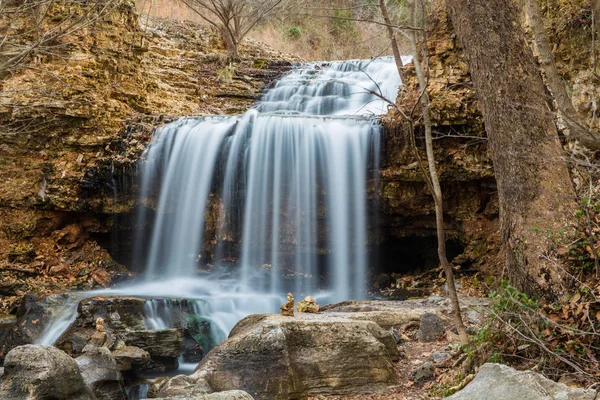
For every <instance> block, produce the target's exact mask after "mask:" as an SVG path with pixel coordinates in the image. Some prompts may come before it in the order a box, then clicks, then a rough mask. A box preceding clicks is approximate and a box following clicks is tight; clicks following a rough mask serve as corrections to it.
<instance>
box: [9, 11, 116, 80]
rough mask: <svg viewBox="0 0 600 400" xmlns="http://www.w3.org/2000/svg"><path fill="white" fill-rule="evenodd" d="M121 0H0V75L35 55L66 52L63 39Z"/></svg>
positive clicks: (87, 24) (105, 13)
mask: <svg viewBox="0 0 600 400" xmlns="http://www.w3.org/2000/svg"><path fill="white" fill-rule="evenodd" d="M121 1H122V0H60V1H59V0H0V78H3V77H4V76H6V75H7V74H8V73H10V72H11V71H14V70H16V69H19V68H21V67H22V66H23V65H24V63H25V62H26V61H28V60H31V58H32V57H36V56H37V57H46V56H49V57H52V56H57V55H61V54H64V53H65V50H68V47H69V43H68V41H65V40H63V39H65V38H67V37H69V36H70V35H72V34H74V33H76V32H77V31H80V30H83V29H86V28H89V27H90V26H92V25H93V24H94V23H95V22H96V21H98V20H99V19H101V18H103V17H104V16H106V15H107V14H109V13H110V12H111V11H112V10H113V9H114V8H115V7H116V6H118V4H120V3H121Z"/></svg>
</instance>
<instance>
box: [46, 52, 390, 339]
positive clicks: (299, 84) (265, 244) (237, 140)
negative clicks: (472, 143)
mask: <svg viewBox="0 0 600 400" xmlns="http://www.w3.org/2000/svg"><path fill="white" fill-rule="evenodd" d="M399 85H400V78H399V76H398V73H397V70H396V66H395V63H394V61H393V59H392V58H376V59H372V60H363V61H346V62H334V63H311V64H306V65H302V66H300V67H298V68H296V69H294V70H293V71H292V72H291V73H289V74H288V75H286V76H285V77H283V78H282V79H281V80H279V81H278V82H277V83H276V84H275V85H274V87H273V88H271V89H270V90H269V91H267V93H266V94H265V95H264V97H263V99H262V100H261V101H260V102H259V103H258V104H257V105H256V107H255V108H254V109H252V110H250V111H248V112H247V113H246V114H244V115H242V116H231V117H229V116H212V117H199V118H183V119H181V120H179V121H176V122H174V123H172V124H169V125H167V126H165V127H163V128H161V129H158V130H157V131H156V133H155V136H154V138H153V141H152V144H151V146H150V148H149V150H148V151H147V153H146V154H145V156H144V160H143V164H142V182H141V191H142V200H141V202H142V203H143V204H146V205H148V206H149V207H141V208H140V214H139V221H138V225H139V226H141V227H145V226H153V228H152V231H151V232H150V234H147V232H141V233H140V235H139V237H138V239H137V242H138V246H137V247H138V250H140V251H143V252H145V255H144V256H143V257H140V259H145V265H146V267H145V274H144V275H145V276H146V280H144V281H142V282H138V283H136V284H135V285H128V286H124V287H120V288H115V289H107V290H101V291H95V292H89V293H85V294H82V295H81V296H79V295H78V296H74V297H73V298H77V299H78V300H80V299H81V298H82V296H86V297H91V296H95V295H107V294H112V295H134V296H143V297H148V298H152V299H156V298H163V299H165V300H164V301H163V303H160V301H161V300H148V302H147V303H146V319H145V323H146V327H147V328H148V329H162V328H165V327H169V326H171V325H172V322H170V321H169V318H168V315H169V310H168V307H170V306H169V304H171V303H169V301H168V300H166V299H168V298H184V299H188V301H191V302H192V303H193V304H192V309H193V310H194V312H195V313H196V314H198V315H201V316H203V317H204V318H205V319H206V320H207V321H209V322H210V327H211V332H212V334H213V336H214V342H216V343H218V342H220V341H222V340H224V339H225V338H226V336H227V334H228V333H229V331H230V330H231V328H232V327H233V326H234V324H235V323H236V322H237V321H238V320H239V319H241V318H243V317H244V316H246V315H248V314H251V313H261V312H274V311H277V310H278V307H279V305H280V304H282V302H283V299H284V298H285V293H286V292H287V291H293V292H294V295H295V296H296V297H297V298H298V297H301V296H305V295H312V296H316V297H317V298H319V297H320V300H322V301H340V300H347V299H350V298H363V297H365V295H366V281H367V267H368V265H367V264H368V261H367V247H366V243H367V241H368V240H367V232H368V225H369V221H368V215H369V210H368V209H369V206H368V199H367V195H366V193H367V188H368V181H369V179H370V178H371V177H370V176H369V170H370V169H375V168H377V165H378V162H379V160H378V154H379V145H380V136H381V128H380V126H379V121H378V119H377V115H380V114H383V113H384V112H385V111H386V109H387V102H386V100H385V99H395V97H396V94H397V90H398V87H399ZM149 208H155V209H156V212H155V215H154V217H153V218H151V215H152V214H153V213H152V212H150V211H149ZM206 232H209V233H210V235H206V234H205V233H206ZM206 246H212V247H211V248H212V249H213V250H214V257H213V260H211V262H212V263H213V264H215V265H214V266H212V268H213V270H212V273H210V274H205V276H201V274H200V272H199V269H198V266H199V265H203V266H204V267H205V269H210V267H211V266H210V265H207V262H208V261H207V260H205V259H203V249H204V248H205V247H206ZM224 260H235V261H237V263H236V264H237V265H238V266H237V267H232V268H225V267H221V266H219V265H218V264H223V263H224ZM215 271H220V272H221V273H220V274H219V273H216V272H215ZM73 304H74V305H73V306H72V308H71V309H70V310H71V311H70V314H69V313H67V312H64V313H63V314H64V315H63V317H62V318H57V319H56V320H55V321H54V323H53V324H51V325H50V326H49V327H48V328H47V329H46V332H48V335H46V337H45V338H42V340H41V341H42V342H43V343H51V342H54V341H55V340H56V339H57V337H58V336H57V335H58V333H57V332H59V331H60V330H61V328H62V329H64V328H66V326H67V325H68V323H69V321H72V320H73V318H74V317H75V311H74V310H75V307H76V304H77V303H76V302H73ZM165 307H166V308H167V310H166V311H165ZM160 310H163V311H162V314H161V311H160ZM67 314H68V315H67Z"/></svg>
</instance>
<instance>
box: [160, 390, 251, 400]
mask: <svg viewBox="0 0 600 400" xmlns="http://www.w3.org/2000/svg"><path fill="white" fill-rule="evenodd" d="M154 400H254V398H253V397H252V396H250V395H249V394H248V393H246V392H244V391H241V390H228V391H227V392H218V393H211V394H203V395H198V396H191V397H162V398H159V399H154Z"/></svg>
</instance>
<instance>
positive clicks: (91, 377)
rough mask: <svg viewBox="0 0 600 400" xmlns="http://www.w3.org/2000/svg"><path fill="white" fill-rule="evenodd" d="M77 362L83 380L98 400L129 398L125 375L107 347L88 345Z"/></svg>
mask: <svg viewBox="0 0 600 400" xmlns="http://www.w3.org/2000/svg"><path fill="white" fill-rule="evenodd" d="M75 362H77V365H78V366H79V370H80V371H81V376H82V377H83V380H84V381H85V383H86V384H87V385H88V386H89V387H90V388H91V389H92V390H93V391H94V394H95V395H96V397H97V398H98V400H127V395H126V394H125V387H124V383H123V376H122V375H121V373H120V372H119V369H118V367H117V362H116V361H115V358H114V357H113V355H112V354H111V353H110V350H108V349H107V348H105V347H86V348H85V349H84V350H83V354H82V355H81V356H79V357H77V358H76V359H75Z"/></svg>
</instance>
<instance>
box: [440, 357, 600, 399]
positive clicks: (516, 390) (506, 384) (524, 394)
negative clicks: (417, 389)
mask: <svg viewBox="0 0 600 400" xmlns="http://www.w3.org/2000/svg"><path fill="white" fill-rule="evenodd" d="M597 394H598V393H597V392H596V391H595V390H593V389H587V390H586V389H579V388H570V387H568V386H567V385H564V384H562V383H556V382H554V381H551V380H550V379H548V378H546V377H544V376H542V375H540V374H538V373H535V372H532V371H517V370H516V369H514V368H511V367H508V366H506V365H502V364H491V363H488V364H484V365H483V366H481V368H479V372H477V375H476V376H475V379H473V381H472V382H471V383H469V384H468V385H467V386H465V387H464V389H462V390H461V391H460V392H457V393H455V394H453V395H452V396H450V397H447V399H452V400H480V399H486V400H507V399H523V400H524V399H536V400H594V399H596V395H597Z"/></svg>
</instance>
